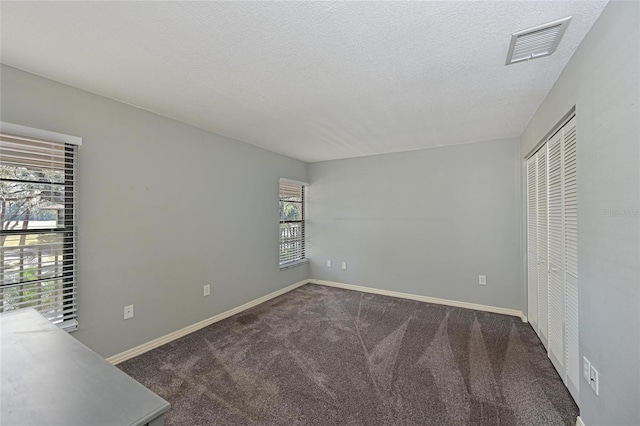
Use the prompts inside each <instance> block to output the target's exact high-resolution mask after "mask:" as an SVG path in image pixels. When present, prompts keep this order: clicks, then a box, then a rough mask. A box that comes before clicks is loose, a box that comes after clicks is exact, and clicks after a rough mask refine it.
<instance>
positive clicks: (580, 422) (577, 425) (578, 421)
mask: <svg viewBox="0 0 640 426" xmlns="http://www.w3.org/2000/svg"><path fill="white" fill-rule="evenodd" d="M576 426H586V425H585V424H584V422H583V421H582V419H581V418H580V416H578V418H577V419H576Z"/></svg>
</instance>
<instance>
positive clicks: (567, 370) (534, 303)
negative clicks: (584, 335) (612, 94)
mask: <svg viewBox="0 0 640 426" xmlns="http://www.w3.org/2000/svg"><path fill="white" fill-rule="evenodd" d="M576 160H577V156H576V119H575V116H574V117H571V118H570V119H569V120H568V121H567V122H566V123H565V124H564V125H563V126H562V127H560V129H559V130H557V131H556V132H555V133H553V134H552V135H551V136H550V137H549V138H548V139H547V140H546V141H545V142H544V143H543V144H542V146H540V148H539V149H538V150H537V151H536V152H534V153H533V154H532V155H531V156H530V157H529V158H528V159H527V162H526V176H527V188H526V195H527V202H526V206H527V218H526V224H527V296H528V297H527V299H528V302H527V305H528V306H527V308H528V309H527V312H528V314H527V315H528V320H529V323H530V324H531V326H532V327H533V329H534V330H535V331H536V333H537V334H538V337H540V340H541V341H542V344H543V345H544V346H545V348H546V349H547V354H548V356H549V358H550V359H551V362H552V363H553V365H554V367H555V368H556V370H558V373H559V374H560V377H561V378H562V380H563V381H564V383H565V385H566V386H567V388H568V389H569V391H570V392H571V395H572V396H573V397H574V399H575V400H576V401H577V400H578V389H579V379H580V367H579V366H580V355H579V347H578V227H577V223H578V209H577V186H576V183H577V164H576Z"/></svg>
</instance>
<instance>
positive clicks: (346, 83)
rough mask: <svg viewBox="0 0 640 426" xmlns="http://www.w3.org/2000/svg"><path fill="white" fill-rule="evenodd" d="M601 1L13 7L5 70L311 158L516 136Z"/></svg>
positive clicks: (5, 32) (7, 17) (6, 12)
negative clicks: (551, 46) (541, 47)
mask: <svg viewBox="0 0 640 426" xmlns="http://www.w3.org/2000/svg"><path fill="white" fill-rule="evenodd" d="M605 4H606V2H603V1H597V2H594V1H566V2H565V1H528V2H520V1H494V2H452V1H450V2H411V3H405V2H402V3H399V2H393V3H392V2H389V3H387V2H375V3H364V2H143V1H139V2H8V1H2V3H1V24H2V29H1V31H2V32H1V36H2V39H1V43H2V45H1V47H2V51H1V54H2V57H1V60H2V62H3V63H5V64H7V65H10V66H14V67H17V68H20V69H23V70H26V71H29V72H32V73H35V74H38V75H42V76H44V77H48V78H51V79H53V80H56V81H60V82H62V83H66V84H69V85H72V86H76V87H79V88H81V89H85V90H87V91H90V92H94V93H97V94H100V95H104V96H107V97H110V98H113V99H117V100H120V101H122V102H125V103H128V104H131V105H135V106H138V107H140V108H144V109H146V110H149V111H153V112H156V113H158V114H161V115H164V116H167V117H171V118H175V119H177V120H180V121H183V122H186V123H189V124H193V125H195V126H198V127H201V128H203V129H207V130H210V131H212V132H215V133H219V134H222V135H225V136H229V137H232V138H235V139H238V140H241V141H245V142H248V143H251V144H254V145H257V146H260V147H262V148H265V149H268V150H271V151H274V152H278V153H282V154H285V155H288V156H291V157H294V158H298V159H301V160H303V161H307V162H315V161H322V160H329V159H337V158H346V157H357V156H364V155H372V154H381V153H388V152H398V151H407V150H414V149H420V148H426V147H433V146H442V145H450V144H460V143H468V142H475V141H481V140H488V139H495V138H506V137H513V136H519V135H520V134H521V132H522V130H523V129H524V127H525V126H526V124H527V122H528V121H529V119H530V118H531V116H532V115H533V113H534V112H535V111H536V109H537V107H538V106H539V105H540V103H541V102H542V100H543V99H544V97H545V96H546V94H547V93H548V92H549V90H550V89H551V86H552V85H553V83H554V82H555V81H556V79H557V78H558V76H559V74H560V72H561V71H562V69H563V68H564V66H565V65H566V63H567V61H568V60H569V58H570V57H571V55H572V54H573V52H574V50H575V48H576V47H577V45H578V44H579V43H580V41H581V40H582V39H583V37H584V36H585V34H586V33H587V31H588V30H589V28H591V26H592V25H593V23H594V21H595V20H596V19H597V17H598V15H599V14H600V12H601V11H602V9H603V8H604V6H605ZM569 15H572V16H573V19H572V21H571V24H570V25H569V28H568V30H567V32H566V34H565V36H564V39H563V40H562V42H561V44H560V46H559V48H558V50H557V52H556V53H554V54H553V55H552V56H549V57H545V58H540V59H536V60H533V61H530V62H524V63H519V64H514V65H509V66H505V65H504V62H505V58H506V54H507V49H508V47H509V41H510V35H511V33H512V32H514V31H518V30H522V29H524V28H527V27H531V26H534V25H538V24H542V23H546V22H548V21H552V20H555V19H558V18H563V17H565V16H569Z"/></svg>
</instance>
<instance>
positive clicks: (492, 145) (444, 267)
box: [308, 139, 522, 310]
mask: <svg viewBox="0 0 640 426" xmlns="http://www.w3.org/2000/svg"><path fill="white" fill-rule="evenodd" d="M519 154H520V146H519V140H518V139H504V140H496V141H488V142H481V143H473V144H467V145H457V146H452V147H443V148H432V149H426V150H420V151H412V152H405V153H399V154H388V155H379V156H372V157H362V158H356V159H347V160H336V161H327V162H321V163H313V164H310V165H309V178H310V182H311V187H310V188H309V197H308V203H309V211H310V214H309V226H308V230H309V251H310V254H311V270H310V278H314V279H321V280H329V281H338V282H343V283H348V284H355V285H363V286H367V287H374V288H379V289H385V290H393V291H400V292H406V293H412V294H418V295H424V296H431V297H439V298H445V299H451V300H457V301H463V302H471V303H479V304H483V305H490V306H496V307H503V308H511V309H517V310H521V308H522V306H521V304H522V295H521V292H522V288H521V286H520V282H521V270H520V265H521V259H520V255H519V250H520V182H519V177H520V159H519V157H520V155H519ZM328 259H330V260H332V261H333V265H332V267H331V268H327V267H326V260H328ZM341 261H347V270H342V269H340V262H341ZM480 274H482V275H486V276H487V282H488V284H487V286H480V285H478V275H480Z"/></svg>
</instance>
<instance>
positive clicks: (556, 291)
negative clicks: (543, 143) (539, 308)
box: [547, 131, 566, 380]
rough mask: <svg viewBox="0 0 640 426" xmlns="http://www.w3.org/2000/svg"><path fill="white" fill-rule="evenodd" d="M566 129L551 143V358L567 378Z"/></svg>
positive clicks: (548, 153)
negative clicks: (563, 172) (565, 364)
mask: <svg viewBox="0 0 640 426" xmlns="http://www.w3.org/2000/svg"><path fill="white" fill-rule="evenodd" d="M562 134H563V132H562V131H559V132H558V133H556V134H555V135H554V136H553V137H552V138H551V139H550V140H549V141H548V142H547V155H548V157H547V161H548V166H547V170H548V174H547V179H548V200H547V202H548V212H549V216H548V221H549V240H548V242H549V259H548V265H549V348H548V349H549V358H551V362H552V363H553V365H554V366H555V367H556V369H557V370H558V373H559V374H560V377H562V378H563V380H565V377H566V374H565V368H564V361H565V360H564V294H565V290H564V223H563V222H564V218H563V217H564V213H563V183H562V170H563V167H562Z"/></svg>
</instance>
